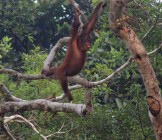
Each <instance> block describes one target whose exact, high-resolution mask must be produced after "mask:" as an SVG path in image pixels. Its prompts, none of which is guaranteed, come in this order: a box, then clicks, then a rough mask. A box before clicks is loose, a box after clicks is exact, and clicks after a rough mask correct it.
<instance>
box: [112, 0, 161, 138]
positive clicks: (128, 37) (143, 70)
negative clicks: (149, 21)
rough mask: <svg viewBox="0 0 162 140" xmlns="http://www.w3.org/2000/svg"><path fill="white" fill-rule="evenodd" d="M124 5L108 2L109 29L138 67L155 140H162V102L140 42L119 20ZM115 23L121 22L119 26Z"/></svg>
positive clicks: (120, 2)
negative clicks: (123, 44) (121, 41)
mask: <svg viewBox="0 0 162 140" xmlns="http://www.w3.org/2000/svg"><path fill="white" fill-rule="evenodd" d="M125 5H126V2H125V1H124V0H111V1H110V7H111V8H110V28H111V29H112V30H113V31H114V32H115V33H116V35H117V36H119V37H120V38H121V39H122V40H123V41H124V43H125V44H126V46H127V48H128V50H129V51H130V53H131V54H132V58H133V59H134V61H135V63H136V64H137V65H138V69H139V71H140V74H141V77H142V79H143V82H144V85H145V88H146V95H147V103H148V111H149V117H150V120H151V123H152V125H153V127H154V130H155V134H156V139H157V140H162V111H161V107H162V100H161V93H160V88H159V86H158V81H157V79H156V75H155V72H154V70H153V67H152V65H151V62H150V60H149V57H148V55H147V52H146V50H145V48H144V46H143V44H142V42H141V41H140V40H139V38H138V37H137V35H136V33H135V32H134V31H133V30H132V29H131V28H130V27H129V26H127V21H126V20H127V19H126V20H125V21H124V20H120V19H123V15H125V13H124V9H125ZM112 7H113V8H112ZM117 21H122V22H120V24H119V22H117Z"/></svg>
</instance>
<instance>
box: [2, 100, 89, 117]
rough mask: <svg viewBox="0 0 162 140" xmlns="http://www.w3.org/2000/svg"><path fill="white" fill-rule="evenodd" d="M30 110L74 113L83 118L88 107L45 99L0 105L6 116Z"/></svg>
mask: <svg viewBox="0 0 162 140" xmlns="http://www.w3.org/2000/svg"><path fill="white" fill-rule="evenodd" d="M29 110H42V111H49V112H62V111H63V112H74V113H76V114H78V115H80V116H82V115H84V112H85V111H86V106H85V105H84V104H71V103H58V102H51V101H49V100H45V99H37V100H32V101H23V102H4V103H2V104H0V114H5V113H6V112H24V111H29Z"/></svg>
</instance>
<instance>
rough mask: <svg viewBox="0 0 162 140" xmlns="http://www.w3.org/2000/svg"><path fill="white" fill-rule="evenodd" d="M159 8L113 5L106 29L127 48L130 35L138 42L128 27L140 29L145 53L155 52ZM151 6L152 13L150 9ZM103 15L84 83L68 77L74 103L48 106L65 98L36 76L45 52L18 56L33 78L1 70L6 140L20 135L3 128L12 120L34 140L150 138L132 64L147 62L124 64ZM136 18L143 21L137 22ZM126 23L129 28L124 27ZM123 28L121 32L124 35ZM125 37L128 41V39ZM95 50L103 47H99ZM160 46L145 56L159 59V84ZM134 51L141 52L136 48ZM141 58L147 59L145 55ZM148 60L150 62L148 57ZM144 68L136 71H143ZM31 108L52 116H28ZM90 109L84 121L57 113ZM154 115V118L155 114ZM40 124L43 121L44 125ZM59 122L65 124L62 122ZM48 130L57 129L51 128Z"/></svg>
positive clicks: (139, 84)
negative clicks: (41, 139)
mask: <svg viewBox="0 0 162 140" xmlns="http://www.w3.org/2000/svg"><path fill="white" fill-rule="evenodd" d="M40 2H43V1H40ZM46 2H50V1H46ZM72 2H74V1H72ZM81 2H82V1H81ZM94 2H95V1H94ZM111 2H112V1H111ZM113 2H115V1H113ZM121 2H123V1H121ZM113 4H114V3H113ZM49 5H50V4H49ZM110 5H111V3H110ZM42 6H43V5H42ZM125 6H129V7H135V6H137V7H138V9H140V10H138V9H137V8H130V9H127V10H128V11H127V10H126V11H125ZM144 6H145V7H144ZM160 6H161V4H160V3H156V2H153V1H152V3H151V2H150V1H149V2H144V3H142V2H141V3H139V2H137V1H131V2H129V3H127V4H126V5H125V4H124V5H117V6H115V7H114V8H112V9H111V8H109V9H110V12H109V14H111V12H113V14H115V18H113V19H111V22H110V27H111V29H112V30H113V31H115V34H116V35H117V36H118V37H120V38H121V39H125V40H126V41H125V42H126V43H127V44H128V43H129V39H130V38H131V37H132V36H134V37H135V41H138V42H139V40H138V39H137V37H136V35H135V33H134V32H133V31H132V29H131V28H133V29H135V30H137V29H138V30H137V32H139V34H138V35H139V36H142V37H141V38H142V41H143V43H144V45H145V46H147V49H148V50H149V51H150V50H152V49H155V48H156V46H157V45H158V44H160V43H161V40H160V33H161V30H159V28H160V27H161V26H160V20H159V18H160V14H159V10H160V9H159V8H160ZM153 7H156V8H155V9H154V8H153ZM116 8H117V10H116ZM118 8H119V9H118ZM123 9H124V10H123ZM115 10H116V11H115ZM136 10H137V11H136ZM45 11H46V10H45ZM120 11H122V12H120ZM104 12H105V13H104V14H103V15H102V17H101V18H100V20H99V24H98V25H97V28H99V32H96V33H95V34H96V35H97V37H94V38H93V41H94V45H93V48H92V50H91V51H90V56H91V57H92V58H93V59H91V57H88V59H89V61H88V63H87V65H86V68H85V69H84V71H83V73H81V76H84V78H85V79H84V78H81V77H78V76H77V77H72V78H69V80H70V81H71V82H73V83H75V84H76V85H73V86H71V87H70V89H71V90H74V89H79V90H75V91H74V93H75V94H74V98H75V101H74V102H75V103H77V104H68V103H64V104H62V103H55V102H51V101H54V100H60V99H62V98H64V96H60V98H56V95H57V94H56V93H57V92H58V95H60V94H59V93H60V89H59V88H58V87H57V83H56V82H55V81H53V80H52V81H50V82H48V80H47V81H46V80H43V81H42V80H40V79H53V77H44V76H41V75H36V74H38V73H39V72H40V69H41V65H42V62H43V60H44V59H45V57H46V56H45V53H44V52H43V51H41V50H40V49H39V47H35V48H34V50H32V51H30V52H28V53H27V54H23V55H22V56H21V57H22V62H23V69H24V70H25V71H24V73H32V74H33V75H29V74H22V73H19V72H17V71H14V70H11V69H4V68H2V69H0V74H1V75H0V78H1V79H2V81H1V82H2V83H3V84H1V86H0V87H1V88H0V89H1V90H0V91H1V93H4V94H3V97H2V98H4V99H5V102H2V103H1V113H2V112H3V113H2V114H1V115H2V118H4V120H2V121H1V122H2V123H1V126H2V128H3V130H4V131H5V132H6V134H8V136H10V137H12V138H13V137H16V134H18V135H19V131H20V130H19V129H17V130H15V129H14V128H15V125H10V129H11V130H12V129H14V130H15V132H14V133H13V134H14V136H13V134H11V133H10V130H9V129H8V127H7V125H8V122H10V120H15V119H16V120H21V121H22V120H23V121H24V122H26V123H28V124H29V126H31V127H32V128H33V130H34V131H35V134H32V136H31V138H35V139H38V138H39V136H40V137H42V138H44V139H47V138H48V139H50V137H55V136H61V137H59V138H58V139H65V138H67V139H75V138H79V137H80V138H85V139H86V138H88V139H104V137H103V136H105V137H106V138H109V139H119V138H120V139H141V138H143V139H147V138H153V137H154V136H153V134H152V131H151V128H150V127H149V125H150V124H149V121H148V120H147V108H146V102H145V100H144V99H143V98H144V97H145V95H144V93H145V90H144V88H143V87H144V85H143V84H142V81H141V78H140V75H139V73H138V71H137V69H136V66H135V64H133V63H132V60H134V61H135V62H138V61H139V58H141V59H142V60H143V61H144V62H145V58H143V56H139V57H133V58H130V59H128V58H129V53H127V50H126V49H125V48H124V46H125V45H124V44H123V43H122V42H121V41H120V39H118V38H116V35H115V34H113V33H112V31H111V30H110V29H109V28H108V24H109V23H108V10H105V11H104ZM116 12H117V13H116ZM123 12H125V13H126V16H127V15H128V17H129V18H128V19H127V17H126V16H125V17H123ZM125 13H124V14H125ZM144 13H145V14H144ZM118 14H119V15H118ZM116 17H117V18H116ZM132 17H136V18H132ZM138 17H140V18H138ZM46 18H47V17H46ZM124 18H126V19H124ZM140 19H141V21H140V22H139V20H140ZM116 20H117V22H116ZM111 23H112V24H111ZM129 23H130V25H128V24H129ZM118 24H119V25H118ZM43 25H44V24H43ZM112 25H115V26H112ZM116 25H118V26H116ZM150 25H152V26H151V28H150V27H149V26H150ZM123 26H124V29H125V30H122V29H123ZM139 27H140V28H139ZM122 31H123V32H122ZM128 31H130V32H128ZM60 33H61V32H60ZM128 35H129V36H130V37H128ZM150 36H152V37H151V38H152V40H153V41H152V42H151V43H150V40H149V38H150ZM51 38H52V37H51ZM65 39H67V38H65ZM63 40H64V39H63ZM63 40H60V41H58V43H56V46H55V47H54V48H57V47H61V44H59V43H60V42H61V41H63ZM154 40H155V41H154ZM9 42H10V39H9V40H8V39H7V40H3V41H2V43H1V46H3V47H4V48H6V46H5V44H9ZM2 44H4V45H2ZM139 44H141V43H139ZM148 44H149V45H148ZM98 46H101V47H100V48H99V47H98ZM129 46H131V45H129ZM153 46H154V48H153ZM161 46H162V45H161V44H160V45H159V47H157V49H155V51H153V52H152V53H149V55H150V54H154V53H156V54H157V55H156V56H154V57H153V59H152V63H153V64H154V67H155V72H156V73H157V77H158V78H159V79H161V76H160V72H159V69H160V66H161V61H160V60H159V57H160V52H158V50H159V49H160V48H161ZM10 47H11V46H10V45H9V46H8V47H7V48H10ZM4 50H5V49H3V55H2V59H1V60H2V61H1V62H2V64H5V63H4V58H5V57H4V55H6V57H7V56H8V54H7V52H5V51H4ZM7 50H10V49H7ZM131 50H132V49H131ZM134 50H135V49H133V53H132V54H135V53H136V51H134ZM140 50H141V49H140ZM142 50H143V49H142ZM137 51H139V49H138V50H137ZM54 52H55V51H54ZM143 53H144V54H145V55H146V52H143ZM143 53H142V54H143ZM139 54H140V53H139ZM52 56H53V55H52ZM135 56H136V55H135ZM146 56H147V55H146ZM121 58H122V59H121ZM146 58H147V62H148V57H146ZM151 58H152V57H151ZM52 59H53V58H52ZM127 59H128V61H127ZM125 61H126V63H125V64H123V65H121V63H124V62H125ZM140 62H141V61H140ZM50 63H51V62H50ZM130 64H131V65H130ZM142 64H143V63H142ZM142 64H141V66H140V68H142ZM139 65H140V64H139ZM128 66H129V67H128ZM5 67H6V66H5ZM21 67H22V66H21ZM145 70H146V69H143V71H144V72H143V73H144V75H143V77H145V74H147V72H145ZM147 70H148V72H149V71H150V69H147ZM151 70H152V69H151ZM4 74H9V75H11V76H5V75H4ZM153 76H154V75H153ZM105 77H106V78H105ZM154 78H155V77H154ZM23 79H25V80H23ZM35 79H37V80H35ZM86 79H91V80H92V81H93V82H89V81H87V80H86ZM29 80H32V81H29ZM94 81H96V82H94ZM155 82H156V80H155ZM155 82H154V83H155ZM5 85H7V87H8V88H9V89H10V91H12V92H13V94H11V92H10V91H9V90H8V88H7V87H6V86H5ZM87 85H88V86H89V87H92V88H90V89H86V90H85V92H86V94H85V95H87V96H88V99H89V100H85V104H81V103H82V99H81V98H82V97H81V96H82V95H81V94H80V93H81V92H83V89H82V87H87ZM160 86H161V83H160ZM146 88H147V86H146ZM149 88H150V87H149ZM24 91H25V93H24ZM148 91H151V90H148ZM22 93H24V94H22ZM51 93H52V97H49V99H47V96H51ZM91 93H93V96H94V99H95V100H94V101H93V104H94V106H92V105H91V102H90V99H91ZM17 97H19V98H17ZM85 97H86V96H85ZM34 99H35V100H34ZM85 99H87V98H85ZM29 100H33V101H29ZM11 101H12V102H11ZM13 101H14V102H13ZM147 101H148V103H149V105H150V107H152V105H154V104H153V103H156V102H154V100H153V98H150V97H148V100H147ZM89 103H90V104H89ZM89 105H90V106H89ZM87 107H88V108H87ZM153 107H154V106H153ZM155 107H156V106H155ZM30 109H38V110H46V111H50V112H51V115H49V113H41V112H39V111H38V112H37V111H33V112H32V115H30V113H28V112H30V111H29V110H30ZM87 109H88V110H87ZM93 109H95V111H94V113H93V114H91V115H89V116H87V117H86V118H80V117H76V116H75V115H74V114H64V113H63V112H61V113H58V112H57V111H61V110H64V111H67V112H69V111H70V112H75V113H77V114H79V115H83V114H84V111H85V110H86V111H90V112H91V111H93ZM153 109H158V108H153ZM11 110H12V111H13V110H14V114H15V112H16V113H18V114H19V115H13V114H12V115H13V116H10V117H6V116H8V115H11V114H10V113H9V114H6V111H11ZM25 110H28V112H24V113H23V114H22V112H23V111H25ZM155 111H156V110H155ZM155 113H158V111H157V112H155ZM3 114H5V116H3ZM21 114H22V115H23V116H24V117H25V118H28V120H26V119H25V118H24V117H22V116H20V115H21ZM38 114H39V115H38ZM38 116H39V117H38ZM53 118H55V119H56V120H54V119H53ZM65 118H67V119H65ZM35 119H38V121H36V120H35ZM44 119H45V120H46V121H42V120H44ZM34 120H35V121H34ZM94 120H95V121H94ZM96 120H98V121H96ZM31 121H32V122H33V124H35V123H39V126H40V127H41V128H42V131H41V130H39V131H38V129H37V128H38V127H36V125H35V126H34V125H33V124H32V123H31ZM63 121H65V122H64V123H63ZM17 125H18V124H17ZM52 125H56V126H55V127H54V126H52ZM23 127H24V129H23V130H24V131H23V132H22V135H23V136H24V137H28V136H29V135H30V134H31V132H32V131H30V129H28V131H25V130H26V129H27V128H26V127H25V126H24V125H23ZM17 128H18V127H17ZM58 128H60V130H58ZM159 132H160V131H159ZM49 133H51V135H48V134H49ZM69 133H70V135H69ZM98 133H100V135H98ZM60 134H65V135H64V137H63V136H62V135H60ZM44 135H47V136H44ZM18 137H19V136H17V138H18ZM55 138H56V137H55Z"/></svg>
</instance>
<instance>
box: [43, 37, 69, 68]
mask: <svg viewBox="0 0 162 140" xmlns="http://www.w3.org/2000/svg"><path fill="white" fill-rule="evenodd" d="M69 40H70V37H64V38H62V39H60V40H59V41H58V42H57V43H56V45H55V46H54V47H53V48H52V49H51V51H50V53H49V55H48V56H47V58H46V60H45V62H44V67H43V69H44V70H49V68H50V65H51V63H52V61H53V59H54V57H55V54H56V51H57V49H58V48H61V47H62V44H63V43H68V42H69Z"/></svg>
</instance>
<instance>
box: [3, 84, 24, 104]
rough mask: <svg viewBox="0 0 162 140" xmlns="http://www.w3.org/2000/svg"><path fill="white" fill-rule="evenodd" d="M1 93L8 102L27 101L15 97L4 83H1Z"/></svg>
mask: <svg viewBox="0 0 162 140" xmlns="http://www.w3.org/2000/svg"><path fill="white" fill-rule="evenodd" d="M0 93H2V95H3V96H4V98H5V100H6V101H14V102H22V101H25V100H22V99H20V98H17V97H15V96H13V95H12V93H11V92H10V91H9V90H8V89H7V87H6V86H5V85H3V84H2V83H0Z"/></svg>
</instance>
